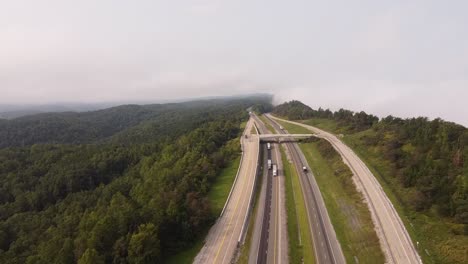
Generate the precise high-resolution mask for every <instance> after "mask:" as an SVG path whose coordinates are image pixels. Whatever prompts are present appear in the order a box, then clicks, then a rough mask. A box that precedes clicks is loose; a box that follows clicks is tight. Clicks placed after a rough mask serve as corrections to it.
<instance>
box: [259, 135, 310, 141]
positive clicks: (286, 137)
mask: <svg viewBox="0 0 468 264" xmlns="http://www.w3.org/2000/svg"><path fill="white" fill-rule="evenodd" d="M313 136H315V134H260V135H259V138H260V141H263V142H294V141H297V140H299V139H306V138H311V137H313Z"/></svg>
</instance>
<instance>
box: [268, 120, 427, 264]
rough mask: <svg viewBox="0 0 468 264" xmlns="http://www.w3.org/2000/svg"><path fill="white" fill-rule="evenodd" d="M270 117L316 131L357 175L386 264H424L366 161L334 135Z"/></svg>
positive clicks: (356, 182) (355, 178)
mask: <svg viewBox="0 0 468 264" xmlns="http://www.w3.org/2000/svg"><path fill="white" fill-rule="evenodd" d="M269 117H271V118H273V119H277V120H281V121H284V122H288V123H291V124H295V125H299V126H302V127H305V128H307V129H309V130H310V131H312V132H314V133H315V134H316V135H317V136H318V137H321V138H324V139H326V140H328V141H329V142H330V143H331V144H332V145H333V147H334V148H335V149H336V150H337V151H338V152H339V153H340V155H341V156H342V157H343V160H344V161H345V163H346V164H347V165H348V166H349V167H350V168H351V170H352V172H353V174H354V177H353V180H354V183H355V184H356V186H357V188H358V189H359V190H361V191H362V193H363V194H364V198H365V199H366V201H367V203H368V205H369V209H370V211H371V215H372V220H373V222H374V225H375V227H376V231H377V235H378V236H379V240H380V243H381V246H382V249H383V251H384V252H385V255H386V258H387V262H388V263H422V261H421V258H420V256H419V254H418V252H417V251H416V248H415V247H414V244H413V243H412V241H411V239H410V237H409V235H408V232H407V230H406V228H405V226H404V225H403V222H402V221H401V218H400V217H399V215H398V213H397V212H396V210H395V208H394V207H393V205H392V203H391V201H390V200H389V199H388V197H387V195H386V194H385V192H384V191H383V189H382V187H381V186H380V183H379V182H378V181H377V179H376V178H375V177H374V175H373V174H372V173H371V171H370V170H369V169H368V168H367V166H366V165H365V164H364V162H362V161H361V159H359V157H358V156H357V155H356V154H355V153H354V152H353V151H352V150H351V149H350V148H349V147H348V146H346V145H345V144H344V143H343V142H342V141H341V140H339V139H338V138H337V137H336V136H334V135H333V134H331V133H328V132H325V131H323V130H321V129H318V128H316V127H313V126H309V125H305V124H302V123H298V122H293V121H289V120H284V119H280V118H277V117H274V116H271V115H269Z"/></svg>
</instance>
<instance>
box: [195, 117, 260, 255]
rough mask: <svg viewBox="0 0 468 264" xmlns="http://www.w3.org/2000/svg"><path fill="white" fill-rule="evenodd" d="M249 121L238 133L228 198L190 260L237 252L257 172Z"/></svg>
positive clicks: (256, 140) (254, 140)
mask: <svg viewBox="0 0 468 264" xmlns="http://www.w3.org/2000/svg"><path fill="white" fill-rule="evenodd" d="M253 125H254V120H253V119H252V118H250V119H249V121H248V122H247V125H246V127H245V130H244V134H243V135H242V137H241V145H242V150H243V157H242V160H241V164H240V167H239V171H238V175H237V176H236V180H235V182H234V185H233V187H232V190H231V193H230V195H229V198H228V201H227V202H226V205H225V208H224V210H223V213H222V215H221V216H220V217H219V218H218V220H217V222H216V223H215V224H214V225H213V226H212V227H211V229H210V231H209V232H208V235H207V237H206V240H205V245H204V246H203V248H202V249H201V250H200V252H199V253H198V255H197V256H196V258H195V260H194V263H199V264H206V263H231V262H232V261H233V258H234V257H235V254H236V253H237V249H238V246H239V241H240V240H242V239H241V236H242V235H243V232H245V230H244V222H245V221H246V220H247V215H248V211H249V208H250V203H251V197H252V194H253V191H254V185H255V178H256V173H257V165H258V154H259V138H258V135H256V134H250V131H251V129H252V126H253ZM244 135H247V137H245V136H244Z"/></svg>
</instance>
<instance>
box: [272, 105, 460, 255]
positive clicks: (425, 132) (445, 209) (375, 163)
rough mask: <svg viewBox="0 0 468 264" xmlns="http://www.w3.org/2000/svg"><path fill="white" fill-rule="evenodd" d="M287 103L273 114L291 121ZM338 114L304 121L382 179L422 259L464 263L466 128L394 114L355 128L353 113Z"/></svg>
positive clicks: (292, 112)
mask: <svg viewBox="0 0 468 264" xmlns="http://www.w3.org/2000/svg"><path fill="white" fill-rule="evenodd" d="M288 105H291V104H284V105H282V106H281V107H280V108H279V110H278V111H276V109H275V110H274V111H273V112H275V111H276V112H277V114H278V115H282V116H287V117H289V118H291V119H294V118H296V117H297V115H295V114H294V111H291V114H289V111H288V109H289V107H288ZM292 105H298V104H297V103H295V104H292ZM302 108H303V107H302ZM292 109H293V108H292ZM292 109H291V110H292ZM295 111H297V110H295ZM306 112H311V111H306ZM341 112H342V113H341V114H339V115H340V118H341V119H337V117H336V114H337V112H335V113H333V115H331V116H329V117H325V116H319V117H317V116H314V115H308V116H307V117H306V118H310V119H308V120H304V121H303V122H304V123H306V124H309V125H313V126H316V127H319V128H322V129H324V130H328V131H331V132H334V133H336V134H344V135H343V140H344V141H345V142H346V143H347V144H348V145H349V146H350V147H351V148H352V149H353V150H354V151H356V152H357V153H358V154H359V155H360V156H361V157H362V158H363V160H364V161H365V162H367V163H368V166H369V168H370V169H371V170H372V172H373V173H374V175H375V176H376V177H377V178H378V179H379V180H380V181H381V183H382V185H383V187H384V189H385V190H386V192H387V195H388V196H389V197H390V199H392V202H393V203H394V205H395V207H396V208H397V210H398V211H399V214H400V216H401V217H402V219H403V221H404V222H405V224H406V225H407V229H408V231H409V233H410V234H411V236H412V238H413V241H418V242H420V248H421V250H422V251H421V252H422V253H421V256H422V257H423V259H424V261H427V262H428V263H466V262H467V254H466V252H467V251H466V245H467V243H466V241H467V240H468V206H467V205H468V162H467V160H468V147H467V146H468V130H467V129H466V128H465V127H463V126H461V125H457V124H455V123H451V122H446V121H443V120H441V119H435V120H432V121H430V120H428V119H427V118H423V117H419V118H409V119H401V118H396V117H393V116H388V117H385V118H382V119H381V120H380V121H378V122H374V123H373V124H372V126H370V127H368V128H366V126H363V127H361V128H359V129H356V126H353V125H352V124H353V123H354V124H355V123H357V121H353V118H354V115H355V114H354V115H349V114H346V113H348V112H347V111H341ZM280 113H281V114H280ZM344 116H347V119H346V118H345V119H343V117H344ZM343 120H348V121H346V122H344V121H343ZM285 127H286V125H285ZM428 234H430V235H428ZM415 243H416V242H415ZM425 249H428V252H429V254H430V255H429V254H428V253H426V252H425V251H424V250H425Z"/></svg>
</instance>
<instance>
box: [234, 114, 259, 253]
mask: <svg viewBox="0 0 468 264" xmlns="http://www.w3.org/2000/svg"><path fill="white" fill-rule="evenodd" d="M254 127H255V130H256V131H257V135H259V134H258V128H257V125H256V124H255V122H254ZM257 144H258V148H259V149H258V151H257V158H256V167H257V169H256V170H255V179H254V184H253V185H252V190H251V191H250V198H249V207H248V209H247V213H246V214H245V218H244V224H243V225H242V229H241V233H240V235H239V239H238V240H237V242H238V245H241V244H243V243H244V239H245V232H246V230H247V225H248V220H249V216H250V213H251V211H252V205H253V194H254V190H255V187H256V186H257V180H258V171H259V157H260V138H259V137H258V138H257Z"/></svg>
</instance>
